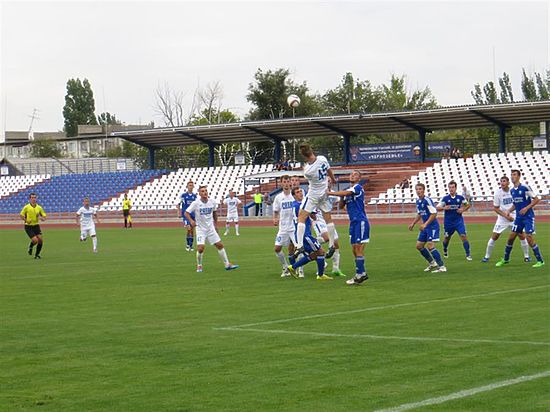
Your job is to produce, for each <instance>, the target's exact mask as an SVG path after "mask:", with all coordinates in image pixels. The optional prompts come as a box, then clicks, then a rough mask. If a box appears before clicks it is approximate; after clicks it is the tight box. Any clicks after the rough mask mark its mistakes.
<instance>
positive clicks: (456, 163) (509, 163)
mask: <svg viewBox="0 0 550 412" xmlns="http://www.w3.org/2000/svg"><path fill="white" fill-rule="evenodd" d="M549 165H550V156H549V154H548V151H541V152H533V153H531V152H526V153H521V152H518V153H498V154H497V153H491V154H481V155H474V156H473V157H471V158H467V159H444V160H442V161H441V162H439V163H435V164H434V165H433V166H431V167H428V168H427V169H426V171H424V172H420V173H418V174H417V175H413V176H411V177H410V179H409V180H410V184H409V187H408V188H401V185H400V184H397V185H395V186H394V187H391V188H389V189H387V190H386V192H382V193H380V194H379V195H378V196H377V197H376V198H372V199H371V200H370V202H369V203H370V204H386V203H414V201H415V197H416V194H415V191H414V186H415V185H416V183H419V182H420V183H424V184H425V185H426V191H427V194H428V196H430V197H432V198H433V199H440V198H441V197H443V196H444V195H445V194H447V192H448V190H447V183H448V182H450V181H451V180H454V181H456V182H457V185H458V190H459V192H461V191H462V190H461V188H462V187H463V186H465V187H466V188H467V189H468V190H469V191H470V194H471V195H472V196H473V199H474V200H480V201H484V200H492V196H493V193H494V191H495V190H496V189H498V181H499V178H500V177H501V176H504V175H506V176H508V177H509V176H510V171H511V170H512V169H519V170H521V172H522V174H523V176H522V181H523V182H525V183H527V184H529V185H530V186H531V188H532V189H533V190H534V191H535V192H536V193H538V194H539V195H548V194H549V185H550V177H549V174H548V168H549Z"/></svg>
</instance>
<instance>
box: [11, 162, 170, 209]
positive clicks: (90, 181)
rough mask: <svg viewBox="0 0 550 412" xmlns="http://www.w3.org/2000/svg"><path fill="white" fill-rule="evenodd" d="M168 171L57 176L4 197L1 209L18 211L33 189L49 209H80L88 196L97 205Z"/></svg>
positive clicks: (42, 203)
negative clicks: (83, 200)
mask: <svg viewBox="0 0 550 412" xmlns="http://www.w3.org/2000/svg"><path fill="white" fill-rule="evenodd" d="M164 173H166V171H163V170H143V171H133V172H110V173H86V174H69V175H62V176H53V177H52V178H51V179H50V180H45V181H43V182H41V183H39V184H37V185H34V186H32V187H30V188H26V189H24V190H21V191H19V192H17V193H15V194H12V195H10V196H6V197H4V198H1V199H0V211H2V212H3V213H18V212H19V211H20V210H21V208H22V207H23V205H24V204H25V203H26V202H27V201H28V197H29V194H30V193H31V192H35V193H36V194H37V195H38V199H39V203H40V204H41V205H42V206H43V207H44V208H45V209H46V213H47V212H71V211H76V210H78V208H79V207H80V206H81V205H82V199H83V198H84V197H85V196H88V197H90V202H91V203H92V204H93V205H97V204H100V203H102V202H103V201H104V200H105V199H109V198H111V197H112V196H113V195H115V194H118V193H122V192H125V191H127V190H129V189H131V188H134V187H136V186H138V185H140V184H143V183H144V182H147V181H149V180H151V179H154V178H156V177H159V176H161V175H163V174H164Z"/></svg>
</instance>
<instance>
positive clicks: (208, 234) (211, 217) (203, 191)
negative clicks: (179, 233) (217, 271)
mask: <svg viewBox="0 0 550 412" xmlns="http://www.w3.org/2000/svg"><path fill="white" fill-rule="evenodd" d="M217 209H218V205H217V203H216V202H215V201H213V200H211V199H209V198H208V189H207V188H206V186H201V187H199V198H198V199H197V200H195V201H194V202H193V203H191V205H189V206H188V207H187V209H186V210H185V217H186V219H187V220H188V221H189V223H190V224H191V227H193V228H194V227H196V228H197V272H202V255H203V254H204V245H205V243H206V241H208V243H210V244H211V245H214V246H216V249H218V254H219V255H220V258H221V259H222V261H223V264H224V266H225V270H233V269H237V268H238V267H239V265H232V264H231V262H229V258H228V257H227V253H226V251H225V249H224V247H223V243H222V241H221V239H220V235H219V234H218V231H217V229H216V224H217V223H218V213H217V212H216V210H217ZM192 213H195V219H193V216H192Z"/></svg>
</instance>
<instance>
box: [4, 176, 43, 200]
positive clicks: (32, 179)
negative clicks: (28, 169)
mask: <svg viewBox="0 0 550 412" xmlns="http://www.w3.org/2000/svg"><path fill="white" fill-rule="evenodd" d="M49 178H50V175H30V176H2V177H0V199H2V198H4V197H7V196H10V195H13V194H15V193H17V192H19V191H21V190H24V189H26V188H28V187H31V186H34V185H36V184H38V183H41V182H43V181H45V180H47V179H49Z"/></svg>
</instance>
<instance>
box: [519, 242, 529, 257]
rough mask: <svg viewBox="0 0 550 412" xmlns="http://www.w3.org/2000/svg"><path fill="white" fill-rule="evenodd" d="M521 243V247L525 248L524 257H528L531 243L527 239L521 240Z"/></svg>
mask: <svg viewBox="0 0 550 412" xmlns="http://www.w3.org/2000/svg"><path fill="white" fill-rule="evenodd" d="M519 243H520V244H521V249H522V250H523V257H526V258H528V257H529V243H528V242H527V239H523V240H520V241H519Z"/></svg>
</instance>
